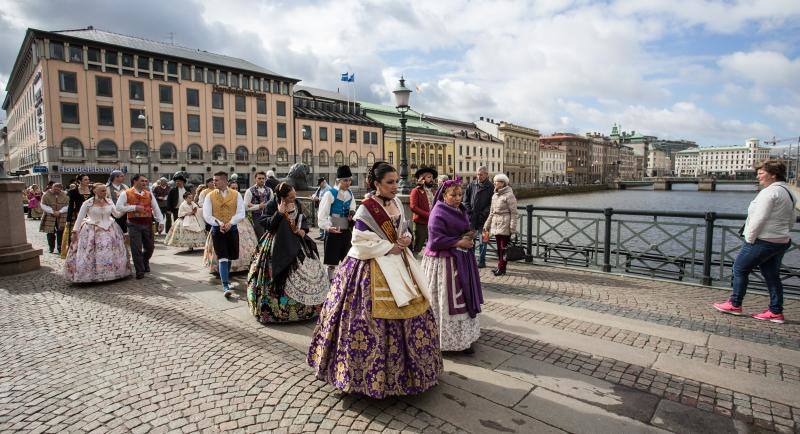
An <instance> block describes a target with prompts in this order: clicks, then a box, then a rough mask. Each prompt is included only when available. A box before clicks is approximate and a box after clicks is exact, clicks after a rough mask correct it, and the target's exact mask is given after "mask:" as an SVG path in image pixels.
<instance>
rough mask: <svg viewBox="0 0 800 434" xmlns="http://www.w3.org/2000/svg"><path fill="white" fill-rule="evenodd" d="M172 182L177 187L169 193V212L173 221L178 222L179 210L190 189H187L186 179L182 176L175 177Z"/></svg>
mask: <svg viewBox="0 0 800 434" xmlns="http://www.w3.org/2000/svg"><path fill="white" fill-rule="evenodd" d="M172 180H173V181H175V187H174V188H173V189H171V190H170V191H169V193H167V212H168V213H170V214H172V221H173V222H174V221H177V220H178V208H179V207H180V206H181V202H183V195H184V194H185V193H186V191H188V189H187V188H186V177H184V176H183V175H182V174H178V175H175V176H174V177H172ZM167 222H169V220H167ZM167 231H169V229H167Z"/></svg>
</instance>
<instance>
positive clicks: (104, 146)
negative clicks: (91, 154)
mask: <svg viewBox="0 0 800 434" xmlns="http://www.w3.org/2000/svg"><path fill="white" fill-rule="evenodd" d="M97 156H98V157H100V158H117V144H116V143H114V141H113V140H109V139H103V140H101V141H99V142H98V143H97Z"/></svg>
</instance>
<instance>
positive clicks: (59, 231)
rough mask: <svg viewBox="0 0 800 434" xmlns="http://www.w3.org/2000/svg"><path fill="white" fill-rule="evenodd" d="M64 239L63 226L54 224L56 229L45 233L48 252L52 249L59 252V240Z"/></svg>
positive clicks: (51, 251)
mask: <svg viewBox="0 0 800 434" xmlns="http://www.w3.org/2000/svg"><path fill="white" fill-rule="evenodd" d="M63 240H64V228H60V227H58V225H56V231H55V232H53V233H50V234H47V247H49V248H50V253H53V252H54V251H56V252H59V253H61V242H62V241H63Z"/></svg>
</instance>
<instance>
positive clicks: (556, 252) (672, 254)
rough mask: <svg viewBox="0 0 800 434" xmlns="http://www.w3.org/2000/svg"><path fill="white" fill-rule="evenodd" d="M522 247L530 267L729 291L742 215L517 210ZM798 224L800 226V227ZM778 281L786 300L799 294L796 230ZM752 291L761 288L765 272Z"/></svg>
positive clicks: (798, 230)
mask: <svg viewBox="0 0 800 434" xmlns="http://www.w3.org/2000/svg"><path fill="white" fill-rule="evenodd" d="M518 209H519V210H520V211H521V212H520V213H519V215H518V219H519V221H518V226H517V227H518V236H519V242H520V243H521V244H522V245H523V247H524V248H525V250H526V252H527V259H526V261H527V262H538V263H558V264H561V265H568V266H582V267H588V268H596V269H599V270H601V271H604V272H614V273H627V274H639V275H646V276H650V277H658V278H666V279H675V280H681V281H690V282H698V283H701V284H703V285H707V286H718V287H729V286H730V282H731V279H732V267H733V262H734V260H735V259H736V255H737V253H738V252H739V250H740V249H741V247H742V239H741V237H740V236H739V229H740V227H741V226H742V225H743V224H744V220H745V219H746V218H747V215H745V214H724V213H715V212H670V211H639V210H617V209H612V208H605V209H596V208H557V207H534V206H533V205H528V206H526V207H519V208H518ZM798 221H800V220H798ZM791 233H792V238H793V240H792V243H791V247H790V248H789V250H788V251H787V252H786V254H785V255H784V259H783V264H782V266H781V280H782V281H783V284H784V290H785V292H786V293H787V294H794V295H800V250H798V243H796V242H795V239H798V236H795V234H800V227H796V228H794V229H793V230H792V231H791ZM750 287H751V288H757V289H764V288H766V286H765V285H764V280H763V278H762V277H761V275H760V273H753V274H752V275H751V276H750Z"/></svg>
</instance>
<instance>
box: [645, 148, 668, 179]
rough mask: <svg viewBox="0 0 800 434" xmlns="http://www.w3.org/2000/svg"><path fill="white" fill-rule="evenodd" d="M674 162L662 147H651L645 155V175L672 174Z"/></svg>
mask: <svg viewBox="0 0 800 434" xmlns="http://www.w3.org/2000/svg"><path fill="white" fill-rule="evenodd" d="M673 167H674V164H673V162H672V159H671V158H670V156H669V154H667V152H666V151H665V150H664V149H661V148H657V147H653V148H652V149H651V150H650V153H649V154H648V155H647V176H672V174H673Z"/></svg>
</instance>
